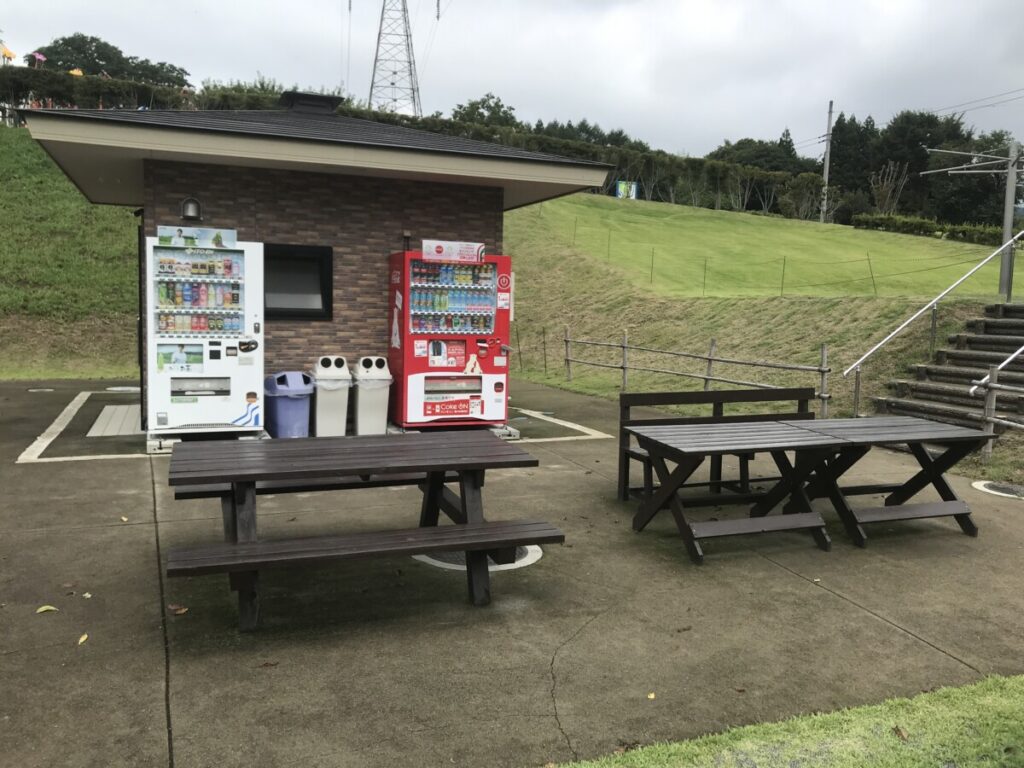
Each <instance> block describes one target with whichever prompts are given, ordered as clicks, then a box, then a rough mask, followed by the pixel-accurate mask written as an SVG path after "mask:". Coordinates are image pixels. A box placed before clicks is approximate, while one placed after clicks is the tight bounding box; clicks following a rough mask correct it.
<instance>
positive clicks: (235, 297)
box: [231, 283, 242, 307]
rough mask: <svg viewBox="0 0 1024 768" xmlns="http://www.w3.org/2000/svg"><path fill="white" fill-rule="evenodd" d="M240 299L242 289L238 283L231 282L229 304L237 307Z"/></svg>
mask: <svg viewBox="0 0 1024 768" xmlns="http://www.w3.org/2000/svg"><path fill="white" fill-rule="evenodd" d="M241 301H242V290H241V287H240V286H239V285H238V283H232V284H231V306H233V307H237V306H238V305H239V304H240V303H241Z"/></svg>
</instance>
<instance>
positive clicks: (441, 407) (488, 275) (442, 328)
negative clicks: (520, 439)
mask: <svg viewBox="0 0 1024 768" xmlns="http://www.w3.org/2000/svg"><path fill="white" fill-rule="evenodd" d="M390 267H391V269H390V273H391V279H390V290H389V295H388V302H389V307H390V312H391V317H390V324H391V343H390V347H389V350H388V365H389V366H390V368H391V373H392V375H393V376H394V384H393V385H392V387H391V420H392V421H393V422H394V423H395V424H398V425H399V426H403V427H425V426H433V427H453V426H464V425H499V424H504V423H505V421H506V418H507V405H508V350H509V346H508V343H509V321H510V313H511V310H512V274H511V271H510V268H511V261H510V259H509V257H508V256H492V255H485V254H484V249H483V246H482V245H480V244H477V243H452V242H443V241H430V240H425V241H423V250H422V251H404V252H401V253H395V254H392V256H391V264H390Z"/></svg>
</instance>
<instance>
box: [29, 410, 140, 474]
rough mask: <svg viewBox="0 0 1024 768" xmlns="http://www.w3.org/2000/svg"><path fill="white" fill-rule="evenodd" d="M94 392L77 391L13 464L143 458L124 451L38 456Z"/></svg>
mask: <svg viewBox="0 0 1024 768" xmlns="http://www.w3.org/2000/svg"><path fill="white" fill-rule="evenodd" d="M92 394H94V393H93V392H79V393H78V394H77V395H75V397H74V398H73V399H72V400H71V402H70V403H68V404H67V407H66V408H64V410H63V411H61V412H60V415H59V416H58V417H57V418H56V419H54V420H53V423H52V424H51V425H50V426H48V427H47V428H46V430H45V431H44V432H43V433H42V434H41V435H39V437H37V438H36V439H35V440H34V441H32V445H30V446H29V447H28V448H26V449H25V450H24V451H22V452H21V455H20V456H19V457H18V458H17V460H16V461H15V462H14V463H15V464H44V463H52V462H58V461H92V460H95V459H136V458H138V459H144V458H147V456H146V454H144V453H125V454H120V455H119V454H110V455H103V454H100V455H95V456H53V457H47V458H45V459H41V458H39V457H40V456H42V454H43V451H45V450H46V449H47V448H49V447H50V443H52V442H53V441H54V440H56V439H57V436H58V435H59V434H60V433H61V432H63V431H64V429H65V428H66V427H67V425H68V424H70V423H71V420H72V419H73V418H75V414H77V413H78V411H79V410H81V408H82V406H83V405H85V401H86V400H88V399H89V395H92Z"/></svg>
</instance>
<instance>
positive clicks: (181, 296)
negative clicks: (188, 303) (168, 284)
mask: <svg viewBox="0 0 1024 768" xmlns="http://www.w3.org/2000/svg"><path fill="white" fill-rule="evenodd" d="M174 303H175V305H176V306H179V307H180V306H181V305H182V304H183V303H185V291H184V289H183V288H182V286H181V283H175V284H174Z"/></svg>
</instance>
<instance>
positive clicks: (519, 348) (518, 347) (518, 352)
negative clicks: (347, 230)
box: [516, 323, 523, 373]
mask: <svg viewBox="0 0 1024 768" xmlns="http://www.w3.org/2000/svg"><path fill="white" fill-rule="evenodd" d="M516 357H518V358H519V372H520V373H522V372H523V345H522V343H521V342H520V341H519V323H516Z"/></svg>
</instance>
